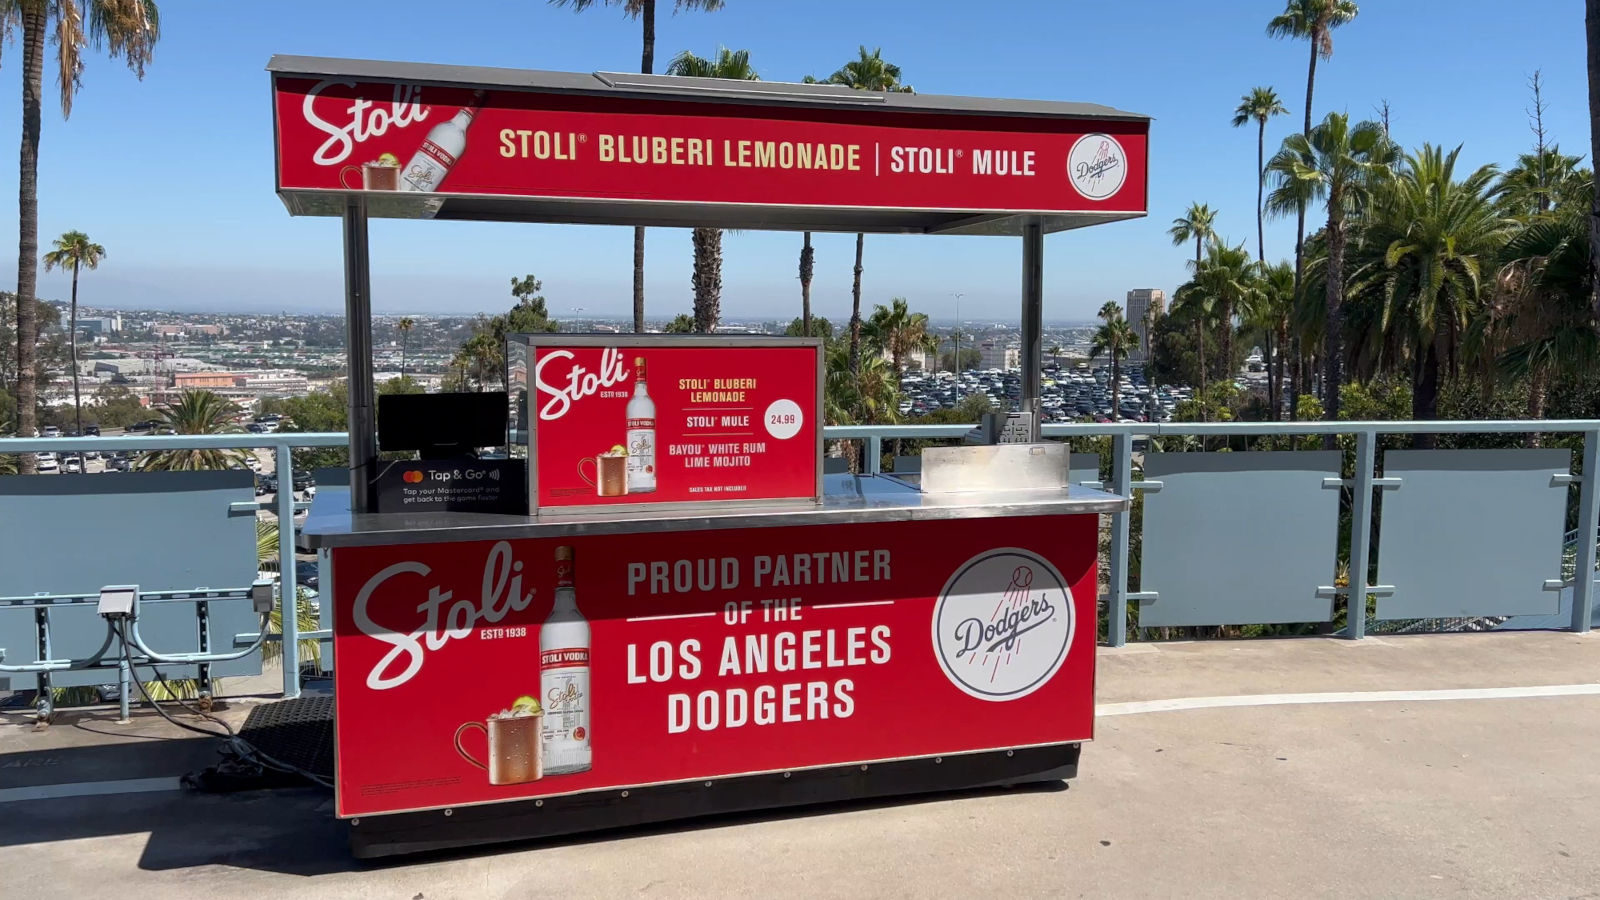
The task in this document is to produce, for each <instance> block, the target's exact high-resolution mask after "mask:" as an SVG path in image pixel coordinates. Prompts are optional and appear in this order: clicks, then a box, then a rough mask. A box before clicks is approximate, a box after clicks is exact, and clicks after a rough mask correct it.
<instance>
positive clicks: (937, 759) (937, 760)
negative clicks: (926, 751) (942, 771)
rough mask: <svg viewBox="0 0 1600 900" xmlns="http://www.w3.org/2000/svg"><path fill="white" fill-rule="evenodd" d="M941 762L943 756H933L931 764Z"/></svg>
mask: <svg viewBox="0 0 1600 900" xmlns="http://www.w3.org/2000/svg"><path fill="white" fill-rule="evenodd" d="M942 762H944V757H942V756H935V757H934V758H933V764H934V765H936V766H937V765H938V764H940V763H942Z"/></svg>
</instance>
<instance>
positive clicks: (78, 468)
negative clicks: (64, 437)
mask: <svg viewBox="0 0 1600 900" xmlns="http://www.w3.org/2000/svg"><path fill="white" fill-rule="evenodd" d="M62 471H63V472H66V473H67V474H69V475H82V474H83V460H81V459H79V458H77V457H76V456H69V457H67V459H66V462H65V463H63V464H62Z"/></svg>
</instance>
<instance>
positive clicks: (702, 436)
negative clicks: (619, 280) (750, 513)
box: [511, 335, 822, 509]
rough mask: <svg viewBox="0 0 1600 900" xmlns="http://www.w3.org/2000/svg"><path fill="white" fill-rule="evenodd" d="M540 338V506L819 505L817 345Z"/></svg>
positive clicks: (533, 418)
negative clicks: (741, 502)
mask: <svg viewBox="0 0 1600 900" xmlns="http://www.w3.org/2000/svg"><path fill="white" fill-rule="evenodd" d="M514 340H520V338H514ZM529 340H530V342H531V343H530V346H529V347H528V350H527V365H526V371H524V372H517V371H513V372H512V376H511V377H512V380H513V381H514V382H520V381H521V380H522V379H526V382H527V397H528V400H527V414H526V415H527V420H528V431H529V458H530V460H531V464H530V466H529V477H530V479H531V480H532V482H533V487H532V497H531V499H532V501H533V502H532V504H531V505H532V506H533V507H535V508H536V509H550V508H554V507H579V506H582V507H590V506H605V505H614V504H638V503H685V502H699V501H725V500H782V499H812V498H815V497H816V496H817V493H818V488H819V478H820V475H819V473H820V463H821V452H822V441H821V434H822V430H821V422H820V421H819V417H820V414H821V395H820V393H819V391H820V387H821V386H820V384H819V381H820V378H821V354H822V348H821V346H820V344H819V343H818V342H817V341H814V340H812V341H805V340H798V339H795V340H790V339H781V338H779V339H767V340H764V341H763V340H760V339H748V338H730V339H726V340H719V339H715V338H711V339H705V338H703V339H699V340H683V339H676V340H675V339H673V338H670V337H666V336H663V337H661V338H659V339H649V340H646V341H639V340H637V339H631V338H627V339H624V338H606V337H598V336H591V337H572V336H570V335H549V336H548V337H546V336H540V335H535V336H532V337H531V338H530V339H529Z"/></svg>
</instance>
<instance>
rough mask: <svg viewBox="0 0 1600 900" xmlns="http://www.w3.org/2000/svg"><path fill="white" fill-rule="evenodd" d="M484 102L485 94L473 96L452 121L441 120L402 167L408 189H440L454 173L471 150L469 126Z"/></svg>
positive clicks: (429, 131)
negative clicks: (454, 168) (468, 145)
mask: <svg viewBox="0 0 1600 900" xmlns="http://www.w3.org/2000/svg"><path fill="white" fill-rule="evenodd" d="M481 103H483V93H482V92H481V91H480V92H477V93H474V94H473V95H472V102H471V104H470V105H468V106H465V107H462V109H461V111H460V112H458V113H456V114H455V116H454V117H452V118H451V119H450V121H448V122H440V123H439V124H437V125H435V126H433V127H432V128H430V129H429V130H428V136H427V138H425V139H424V140H423V141H422V146H421V147H419V148H418V149H417V152H416V154H415V155H414V156H412V157H411V162H408V163H406V167H405V168H404V169H402V170H401V176H400V177H401V180H402V181H403V182H405V189H406V190H408V191H436V190H438V189H439V185H440V184H442V183H444V178H445V176H446V175H449V174H450V170H451V168H453V167H454V166H455V164H456V160H458V159H460V158H461V154H462V152H463V151H465V150H466V149H467V129H468V128H469V127H471V125H472V119H473V117H474V116H476V115H477V114H478V106H479V104H481Z"/></svg>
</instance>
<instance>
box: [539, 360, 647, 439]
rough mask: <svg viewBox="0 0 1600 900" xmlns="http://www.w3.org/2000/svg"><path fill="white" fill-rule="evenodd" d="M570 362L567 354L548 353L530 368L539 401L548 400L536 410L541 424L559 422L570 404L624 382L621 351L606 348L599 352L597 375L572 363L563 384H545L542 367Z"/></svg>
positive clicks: (625, 369) (625, 379) (626, 378)
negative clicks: (551, 421)
mask: <svg viewBox="0 0 1600 900" xmlns="http://www.w3.org/2000/svg"><path fill="white" fill-rule="evenodd" d="M572 358H573V355H572V351H571V350H552V351H550V352H549V353H546V354H544V355H543V356H541V357H539V362H538V363H537V364H535V365H534V368H533V383H534V386H535V387H537V388H538V391H539V397H540V398H541V399H542V398H544V397H549V398H550V399H549V400H548V401H545V403H544V405H543V406H541V407H539V418H540V419H541V420H543V421H546V422H548V421H550V420H552V419H559V418H561V417H562V416H564V415H566V414H567V410H569V409H571V408H572V404H573V403H575V402H577V401H579V400H582V399H583V398H584V397H589V396H592V395H594V394H596V393H598V392H599V391H600V389H601V388H609V387H616V386H617V385H619V384H621V383H622V382H624V381H627V380H628V367H627V366H625V365H623V364H622V351H621V350H618V349H617V348H615V347H607V348H606V349H605V350H604V351H602V352H601V354H600V370H599V371H598V372H591V371H589V370H588V369H585V368H584V367H583V366H581V365H578V364H577V363H574V364H573V366H572V369H571V370H570V371H568V372H567V381H566V383H565V384H555V383H552V382H550V381H546V380H545V377H544V370H545V367H547V366H549V365H550V364H551V363H553V362H555V361H556V360H558V359H563V360H570V359H572Z"/></svg>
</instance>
